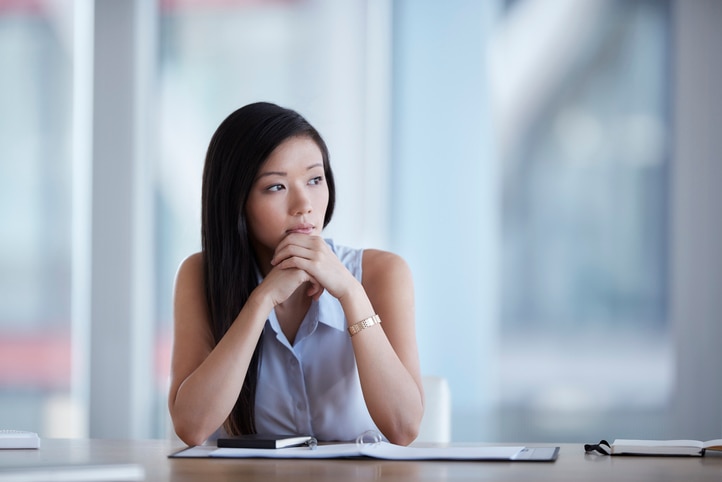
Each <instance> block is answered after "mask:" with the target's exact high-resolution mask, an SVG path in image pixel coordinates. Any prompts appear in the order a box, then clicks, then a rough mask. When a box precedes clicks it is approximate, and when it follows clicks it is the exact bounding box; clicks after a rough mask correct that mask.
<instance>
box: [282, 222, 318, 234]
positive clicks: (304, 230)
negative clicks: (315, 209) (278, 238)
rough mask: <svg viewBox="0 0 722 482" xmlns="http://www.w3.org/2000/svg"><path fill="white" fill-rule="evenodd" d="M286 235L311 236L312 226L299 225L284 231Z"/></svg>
mask: <svg viewBox="0 0 722 482" xmlns="http://www.w3.org/2000/svg"><path fill="white" fill-rule="evenodd" d="M286 233H287V234H292V233H299V234H311V233H313V225H312V224H299V225H298V226H294V227H292V228H291V229H288V230H286Z"/></svg>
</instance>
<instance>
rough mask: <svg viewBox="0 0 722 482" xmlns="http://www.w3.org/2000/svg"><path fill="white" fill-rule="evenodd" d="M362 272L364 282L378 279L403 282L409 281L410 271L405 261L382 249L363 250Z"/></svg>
mask: <svg viewBox="0 0 722 482" xmlns="http://www.w3.org/2000/svg"><path fill="white" fill-rule="evenodd" d="M363 272H364V278H365V279H366V280H377V279H379V278H387V279H389V278H390V279H393V280H394V281H403V280H406V279H409V280H410V279H411V269H410V268H409V265H408V263H407V262H406V260H405V259H404V258H403V257H401V256H400V255H398V254H396V253H392V252H391V251H384V250H382V249H364V250H363Z"/></svg>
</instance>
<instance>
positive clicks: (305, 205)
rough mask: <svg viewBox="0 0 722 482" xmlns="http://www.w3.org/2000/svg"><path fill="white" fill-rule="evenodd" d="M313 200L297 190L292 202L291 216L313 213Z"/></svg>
mask: <svg viewBox="0 0 722 482" xmlns="http://www.w3.org/2000/svg"><path fill="white" fill-rule="evenodd" d="M311 209H312V206H311V199H310V198H309V196H308V195H307V194H306V193H305V192H304V191H303V190H297V191H296V193H295V195H294V196H293V200H292V202H291V214H293V215H296V216H297V215H299V214H308V213H310V212H311Z"/></svg>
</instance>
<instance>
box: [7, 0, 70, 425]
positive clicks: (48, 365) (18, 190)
mask: <svg viewBox="0 0 722 482" xmlns="http://www.w3.org/2000/svg"><path fill="white" fill-rule="evenodd" d="M51 7H52V8H51ZM72 7H73V5H72V2H69V1H68V2H4V3H2V5H0V70H1V71H2V75H0V125H2V128H1V129H0V166H1V167H0V219H2V224H3V227H2V235H1V236H0V273H2V276H0V428H10V429H16V430H31V431H35V432H38V433H40V434H41V436H45V437H68V436H74V435H76V433H75V429H76V428H75V427H74V426H72V425H70V424H69V423H68V421H69V420H70V417H69V411H70V410H72V404H71V403H70V374H71V343H70V340H71V336H70V327H71V315H70V309H71V293H70V289H71V288H70V287H71V157H70V152H71V147H72V141H71V139H72V131H71V126H72V65H73V58H72V45H73V43H72V14H73V8H72Z"/></svg>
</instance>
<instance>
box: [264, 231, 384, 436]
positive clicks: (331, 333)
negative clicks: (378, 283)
mask: <svg viewBox="0 0 722 482" xmlns="http://www.w3.org/2000/svg"><path fill="white" fill-rule="evenodd" d="M326 242H327V243H328V244H329V246H330V247H331V249H332V250H333V251H334V252H335V253H336V255H337V256H338V257H339V259H340V260H341V262H342V263H343V264H344V266H346V268H348V270H349V271H350V272H351V273H352V274H353V275H354V276H355V277H356V279H358V280H359V281H361V261H362V257H363V250H361V249H352V248H347V247H344V246H337V245H335V244H334V243H333V241H331V240H328V239H327V240H326ZM346 328H347V322H346V317H345V316H344V313H343V309H342V308H341V304H340V303H339V302H338V300H337V299H336V298H334V297H333V296H331V295H330V294H329V293H328V292H326V291H324V293H323V294H322V295H321V297H320V298H319V300H318V301H315V302H313V303H312V304H311V307H310V309H309V310H308V313H307V314H306V317H305V318H304V319H303V321H302V322H301V325H300V327H299V329H298V333H297V334H296V339H295V340H294V343H293V344H291V343H289V341H288V339H287V338H286V336H285V335H284V334H283V331H282V330H281V328H280V326H279V323H278V319H277V318H276V314H275V312H271V314H270V316H269V319H268V321H267V322H266V326H265V327H264V330H263V334H262V335H261V339H262V343H263V347H262V352H261V360H260V365H259V370H260V372H259V375H258V385H257V388H256V419H255V422H256V431H257V432H258V433H271V434H308V435H313V436H315V437H316V438H317V439H318V440H319V441H353V440H355V439H356V437H358V436H359V435H360V434H362V433H364V432H366V431H368V430H378V429H377V427H376V425H375V424H374V422H373V420H372V419H371V415H369V412H368V409H367V408H366V403H365V402H364V398H363V393H362V392H361V384H360V382H359V376H358V370H357V367H356V359H355V356H354V352H353V347H352V346H351V338H350V336H349V334H348V331H347V329H346Z"/></svg>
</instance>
